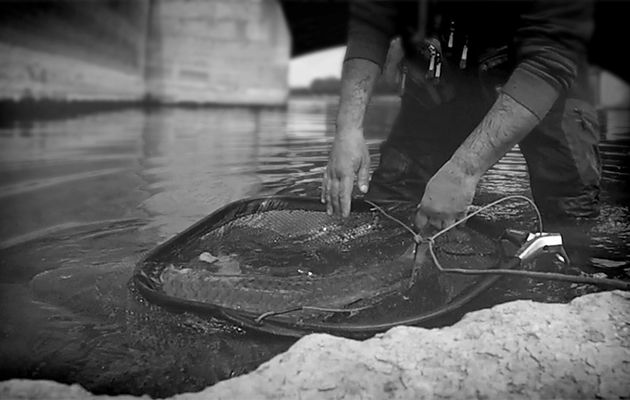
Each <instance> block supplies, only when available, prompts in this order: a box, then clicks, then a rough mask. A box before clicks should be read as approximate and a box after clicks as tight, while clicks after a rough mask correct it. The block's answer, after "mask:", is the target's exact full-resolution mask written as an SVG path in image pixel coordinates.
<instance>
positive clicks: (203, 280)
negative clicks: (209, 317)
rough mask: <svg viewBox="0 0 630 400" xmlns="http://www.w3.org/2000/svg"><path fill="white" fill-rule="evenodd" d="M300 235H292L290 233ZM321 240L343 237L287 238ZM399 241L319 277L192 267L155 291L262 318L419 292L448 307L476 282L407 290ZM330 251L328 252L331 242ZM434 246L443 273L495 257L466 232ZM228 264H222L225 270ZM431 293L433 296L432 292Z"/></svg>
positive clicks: (407, 270) (429, 281) (440, 282)
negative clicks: (386, 250)
mask: <svg viewBox="0 0 630 400" xmlns="http://www.w3.org/2000/svg"><path fill="white" fill-rule="evenodd" d="M248 226H249V225H248ZM324 226H326V225H324ZM250 227H251V226H250ZM300 229H302V228H299V227H297V228H296V230H298V231H299V230H300ZM374 232H375V231H374V230H373V227H372V226H365V225H361V224H358V225H357V227H356V231H354V232H351V233H350V234H348V238H349V239H348V242H347V243H353V241H356V240H358V239H360V238H364V239H367V238H369V237H370V233H374ZM329 234H331V236H332V237H334V238H336V239H335V240H339V241H340V242H342V243H336V244H337V245H342V244H343V240H344V236H343V235H344V233H342V231H341V230H337V229H336V228H333V229H331V230H330V231H329V230H328V229H326V230H325V231H324V232H323V233H321V232H312V231H311V232H309V231H306V230H304V232H302V231H300V232H299V234H298V235H295V236H293V238H294V239H295V238H298V239H299V240H300V241H302V240H304V241H305V243H306V244H307V245H308V244H309V243H310V244H312V242H316V243H317V246H319V247H321V246H328V244H329V241H328V238H325V236H326V235H329ZM399 234H400V232H399ZM408 236H410V235H408ZM339 238H341V239H339ZM378 238H379V239H380V237H378ZM407 239H408V240H407V241H406V242H402V244H401V246H400V247H399V250H398V251H397V252H394V253H389V254H388V256H387V257H382V258H380V259H377V258H374V257H369V255H368V256H366V257H364V258H363V259H362V260H360V261H358V260H356V259H353V258H351V257H350V258H344V259H340V260H341V261H343V264H340V265H336V266H335V268H333V269H332V272H330V273H324V274H314V273H311V272H310V271H308V273H306V274H304V273H302V274H294V275H289V276H273V275H270V274H266V273H260V270H256V269H255V268H248V266H247V265H241V266H240V270H241V271H244V273H241V274H224V273H218V272H217V271H218V270H217V271H212V270H209V269H207V268H197V267H195V265H196V264H194V263H193V264H183V265H179V266H178V265H175V264H171V265H169V266H168V267H166V268H165V269H164V270H163V271H162V273H161V275H160V284H161V290H162V291H163V293H165V294H166V295H168V296H171V297H174V298H179V299H184V300H188V301H194V302H201V303H208V304H213V305H217V306H221V307H226V308H231V309H235V310H246V311H249V312H254V313H261V314H263V313H268V312H274V311H281V310H286V309H292V308H299V307H307V308H308V307H317V308H330V309H345V308H352V307H355V306H356V305H357V304H361V305H362V306H365V305H370V304H375V303H377V302H378V301H379V299H382V298H384V297H386V296H390V295H400V296H405V293H406V292H408V291H410V290H412V291H419V290H424V291H426V292H427V293H431V294H432V295H435V294H436V293H439V294H440V296H442V297H443V298H442V299H435V298H433V299H431V304H435V303H436V301H437V302H439V301H448V300H449V299H450V298H453V297H454V296H456V295H457V293H458V292H460V291H461V290H463V289H464V288H465V287H467V286H470V285H471V284H473V283H474V282H475V281H476V279H477V278H476V277H469V276H453V275H450V274H442V275H439V274H435V273H422V274H420V276H421V277H423V279H424V281H422V282H411V283H413V285H410V284H409V283H410V280H411V279H412V276H413V271H414V265H415V262H416V261H417V260H416V257H415V254H414V251H415V248H416V246H415V244H414V242H413V241H412V240H411V239H410V238H409V237H408V238H407ZM309 240H310V241H311V242H309ZM379 241H380V240H379ZM330 244H331V245H332V244H335V242H334V240H332V241H331V242H330ZM377 245H383V243H382V242H380V243H369V246H368V248H366V250H365V251H362V252H360V253H367V252H368V250H371V248H372V247H374V246H377ZM435 245H436V251H437V252H438V253H439V254H440V256H441V257H442V259H443V262H444V264H445V266H446V267H461V266H462V265H468V266H469V268H476V267H477V268H478V267H480V266H482V265H488V263H489V262H490V261H491V260H492V259H493V257H495V254H494V252H493V251H491V250H493V249H496V247H495V244H494V243H493V242H492V241H491V239H490V238H488V237H485V236H483V235H481V234H479V233H477V232H475V231H473V230H471V229H469V228H466V227H463V228H458V229H457V230H454V231H452V232H449V233H447V234H445V235H443V236H441V237H440V238H438V239H437V240H436V244H435ZM313 246H314V245H313ZM403 246H404V247H403ZM314 247H315V246H314ZM458 249H461V251H457V250H458ZM471 249H472V250H471ZM237 257H238V255H236V254H235V255H234V259H236V258H237ZM234 259H233V260H229V259H226V258H224V260H226V261H228V262H232V263H233V262H234ZM419 259H420V260H422V264H423V265H419V266H415V268H420V269H421V270H423V271H425V272H426V271H430V270H431V268H433V271H434V272H435V268H434V266H433V265H432V260H431V258H430V257H428V256H426V255H424V257H420V258H419ZM197 264H198V263H197ZM215 264H216V263H215ZM219 269H220V268H219ZM248 271H249V272H248ZM442 286H443V287H444V288H442ZM436 287H438V289H439V290H437V291H436ZM315 314H317V313H315V312H312V311H310V312H303V315H302V317H305V316H306V315H310V316H313V315H315ZM320 314H321V313H320Z"/></svg>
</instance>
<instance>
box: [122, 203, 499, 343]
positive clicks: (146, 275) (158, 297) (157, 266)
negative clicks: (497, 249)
mask: <svg viewBox="0 0 630 400" xmlns="http://www.w3.org/2000/svg"><path fill="white" fill-rule="evenodd" d="M399 204H401V202H397V201H384V202H383V201H380V202H379V205H382V206H384V207H388V206H391V207H396V205H399ZM351 207H352V210H353V212H369V211H370V210H372V206H371V205H370V204H368V203H367V202H366V201H364V200H362V199H353V200H352V205H351ZM270 210H307V211H317V212H324V213H325V212H326V207H325V205H323V204H322V203H321V202H320V200H319V199H318V198H309V197H291V196H265V197H252V198H246V199H242V200H237V201H235V202H232V203H229V204H227V205H225V206H223V207H221V208H219V209H218V210H216V211H215V212H213V213H211V214H210V215H208V216H207V217H205V218H203V219H201V220H200V221H198V222H197V223H195V224H193V225H192V226H190V227H189V228H188V229H186V230H184V231H183V232H181V233H180V234H178V235H175V236H173V237H172V238H170V239H168V240H167V241H165V242H164V243H162V244H160V245H158V246H157V247H156V248H154V249H153V250H151V251H150V252H148V253H147V254H146V255H145V256H144V257H143V258H142V259H141V260H139V261H138V263H137V264H136V267H135V270H134V274H133V277H132V282H133V284H134V286H135V287H136V288H137V289H138V291H139V292H140V294H141V295H142V296H143V297H144V298H146V299H147V300H148V301H149V302H151V303H154V304H158V305H160V306H163V307H165V308H167V309H170V310H173V311H177V312H182V311H184V312H193V313H195V314H198V315H202V316H212V317H217V318H220V319H224V320H227V321H229V322H231V323H234V324H236V325H238V326H240V327H241V328H244V329H246V330H253V331H257V332H263V333H268V334H272V335H279V336H289V337H301V336H304V335H306V334H309V333H329V334H334V335H338V336H345V337H352V338H365V337H370V336H373V335H374V334H376V333H380V332H384V331H386V330H388V329H390V328H392V327H394V326H398V325H409V326H423V325H427V324H431V323H433V322H434V321H435V320H437V319H439V318H441V317H445V316H447V315H449V314H452V313H454V312H456V311H457V310H459V309H460V308H461V307H463V306H464V305H466V304H467V303H469V302H470V301H471V300H473V299H474V298H475V297H477V296H478V295H479V294H481V293H482V292H483V291H485V290H486V289H488V288H489V287H491V286H492V285H494V283H495V282H496V281H497V280H498V279H500V278H501V276H498V275H490V276H485V277H483V278H480V279H478V280H477V281H476V283H475V284H473V285H471V286H470V287H467V288H465V289H464V290H463V291H462V292H461V293H460V294H458V295H457V296H455V297H454V298H453V299H452V300H451V301H450V302H449V303H447V304H444V305H443V306H441V307H438V308H436V309H434V310H430V311H425V312H421V313H419V314H418V315H415V316H413V317H410V318H402V319H399V320H396V321H391V322H385V323H374V324H357V323H350V324H349V323H330V322H317V321H303V320H300V319H296V318H292V317H291V316H290V315H270V316H267V317H265V318H264V319H261V318H260V317H261V314H260V313H259V312H251V311H247V310H242V309H235V308H231V307H226V306H221V305H218V304H212V303H207V302H200V301H192V300H186V299H183V298H177V297H173V296H169V295H167V294H166V293H164V292H162V291H161V290H160V283H159V279H157V277H158V276H159V274H160V271H161V270H163V269H164V268H165V267H166V266H165V263H164V262H163V261H162V260H165V259H168V258H169V257H173V256H176V255H177V254H178V252H179V251H180V249H182V248H183V247H187V246H190V245H191V244H192V243H194V242H195V241H198V240H199V238H201V237H203V236H204V235H206V234H207V233H208V232H210V231H212V230H214V229H217V228H218V227H220V226H222V225H224V224H227V223H229V222H230V221H232V220H234V219H237V218H240V217H243V216H246V215H250V214H255V213H260V212H265V211H270ZM481 225H483V226H482V227H483V228H484V230H485V231H492V229H491V227H490V226H488V224H483V222H482V223H481ZM495 233H496V232H495ZM497 266H498V265H493V266H491V268H495V267H497ZM272 314H273V313H272ZM279 314H280V313H279Z"/></svg>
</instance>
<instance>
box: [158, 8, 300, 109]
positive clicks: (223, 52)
mask: <svg viewBox="0 0 630 400" xmlns="http://www.w3.org/2000/svg"><path fill="white" fill-rule="evenodd" d="M152 4H153V7H152V10H151V26H150V34H149V51H148V58H147V73H146V76H147V84H148V93H149V95H150V97H151V98H154V99H158V100H159V101H162V102H196V103H199V102H209V103H233V104H282V103H284V102H285V101H286V98H287V95H288V64H289V58H290V50H291V49H290V47H291V43H290V37H289V33H288V30H287V25H286V22H285V20H284V16H283V14H282V10H281V9H280V6H279V4H278V3H277V2H276V1H273V0H215V1H207V0H154V1H153V3H152Z"/></svg>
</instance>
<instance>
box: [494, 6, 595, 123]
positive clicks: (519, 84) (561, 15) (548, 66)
mask: <svg viewBox="0 0 630 400" xmlns="http://www.w3.org/2000/svg"><path fill="white" fill-rule="evenodd" d="M593 28H594V23H593V4H592V1H590V0H577V1H576V0H573V1H560V0H538V1H535V2H534V3H533V4H532V6H531V7H530V8H529V9H527V10H526V11H525V12H524V13H523V14H522V15H521V18H520V24H519V27H518V28H517V31H516V37H515V41H516V42H515V45H516V56H517V67H516V69H515V70H514V72H513V73H512V75H511V77H510V79H509V80H508V82H507V83H506V85H505V86H504V87H503V91H504V92H505V93H507V94H508V95H510V96H511V97H512V98H514V100H516V101H518V102H519V103H521V104H522V105H523V106H525V107H526V108H528V109H529V110H530V111H532V112H533V113H534V114H536V116H538V118H540V119H542V118H543V117H544V116H545V114H546V113H547V111H549V109H550V108H551V106H552V105H553V103H554V102H555V100H556V99H557V97H558V95H560V94H562V93H563V92H565V91H566V90H568V89H569V88H570V87H571V86H572V85H573V83H574V82H575V80H576V77H577V73H578V65H579V63H581V62H584V61H585V59H586V52H587V50H586V48H587V44H588V41H589V40H590V38H591V35H592V33H593Z"/></svg>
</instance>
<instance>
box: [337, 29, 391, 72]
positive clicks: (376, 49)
mask: <svg viewBox="0 0 630 400" xmlns="http://www.w3.org/2000/svg"><path fill="white" fill-rule="evenodd" d="M365 39H366V38H364V37H363V35H361V36H359V37H356V38H352V36H350V39H349V41H348V47H347V49H346V55H345V57H344V61H347V60H350V59H352V58H363V59H366V60H369V61H372V62H373V63H375V64H377V65H378V66H379V67H381V70H382V69H383V65H384V64H385V60H386V58H387V51H388V50H389V40H388V38H387V37H386V36H385V35H378V34H375V35H372V36H371V38H370V39H367V40H365Z"/></svg>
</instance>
